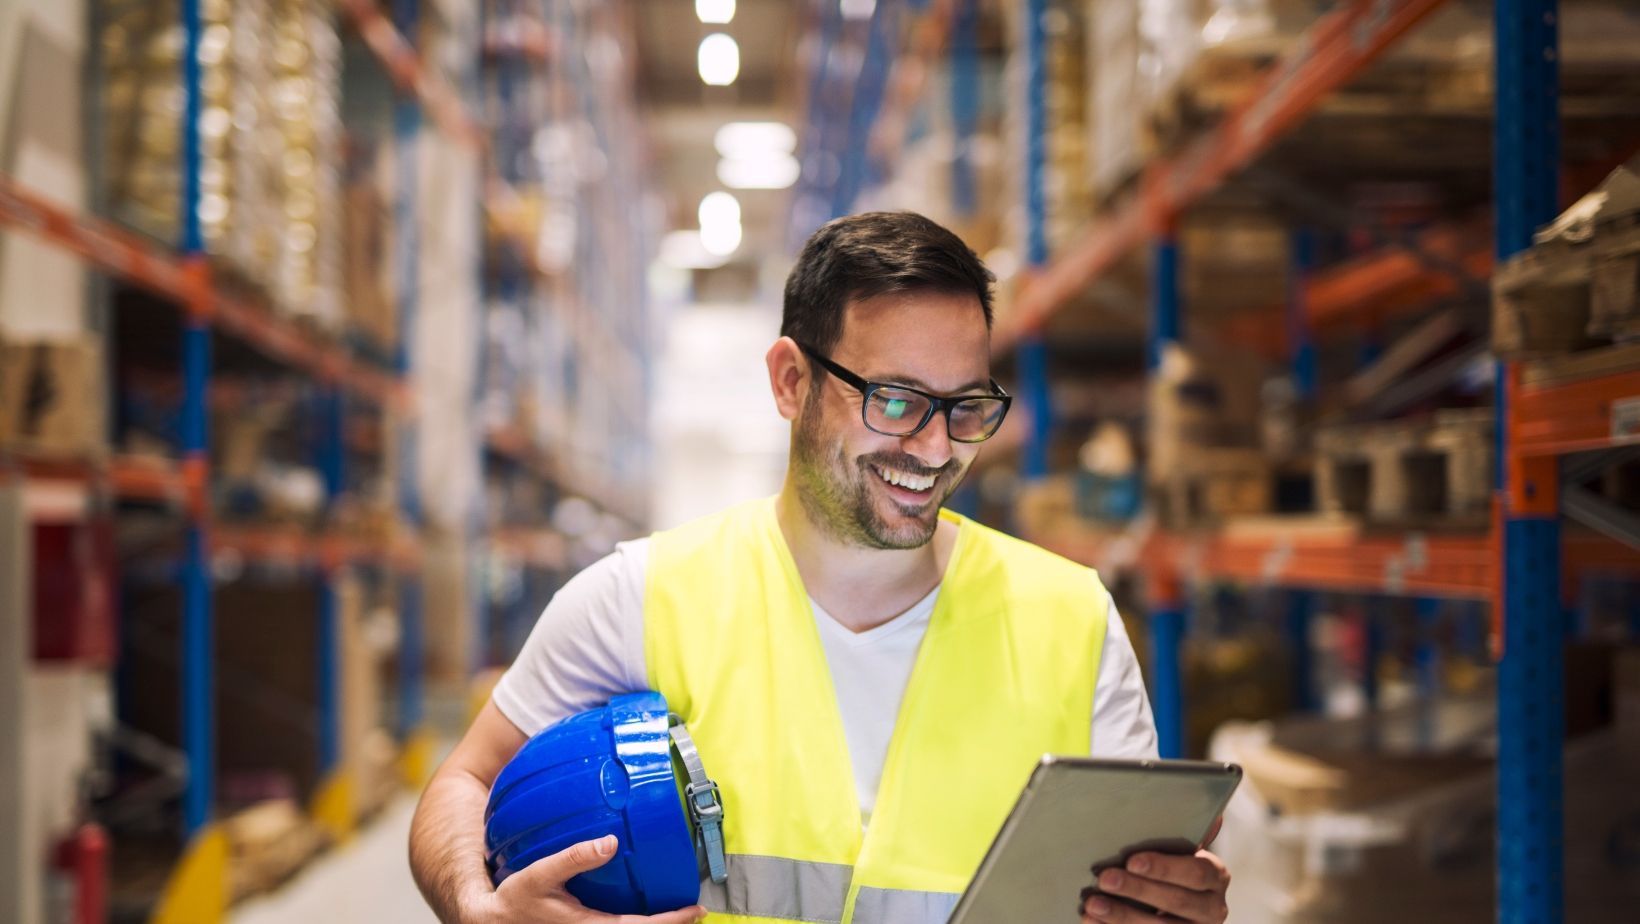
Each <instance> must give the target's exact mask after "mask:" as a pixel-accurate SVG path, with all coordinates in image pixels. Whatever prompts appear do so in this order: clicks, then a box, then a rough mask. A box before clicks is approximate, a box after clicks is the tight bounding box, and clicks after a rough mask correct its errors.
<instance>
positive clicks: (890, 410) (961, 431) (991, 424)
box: [865, 388, 1003, 442]
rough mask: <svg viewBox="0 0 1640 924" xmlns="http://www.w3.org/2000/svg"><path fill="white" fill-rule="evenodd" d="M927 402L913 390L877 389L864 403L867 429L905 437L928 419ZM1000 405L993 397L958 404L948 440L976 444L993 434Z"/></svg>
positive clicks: (1000, 418) (1000, 408)
mask: <svg viewBox="0 0 1640 924" xmlns="http://www.w3.org/2000/svg"><path fill="white" fill-rule="evenodd" d="M929 404H930V402H929V400H928V398H927V397H925V396H923V395H920V394H917V393H916V392H914V391H904V390H902V389H898V388H878V389H876V390H875V391H873V392H872V393H871V400H869V401H867V402H866V408H865V419H866V426H868V427H870V428H871V429H873V430H876V431H877V432H878V433H882V434H884V435H886V436H906V435H908V434H910V433H912V432H913V431H915V430H916V429H918V427H919V426H921V425H922V422H923V419H924V418H925V417H927V416H928V408H929ZM1002 411H1003V404H1002V402H1001V401H998V400H996V399H994V398H981V397H976V398H973V399H970V400H967V401H959V402H957V404H956V405H954V406H953V407H952V408H951V421H950V433H951V438H952V439H954V440H959V441H968V442H977V441H979V440H983V439H986V438H987V437H989V436H990V435H991V434H992V433H994V432H995V431H996V428H997V426H998V425H999V424H1000V423H1001V422H1002Z"/></svg>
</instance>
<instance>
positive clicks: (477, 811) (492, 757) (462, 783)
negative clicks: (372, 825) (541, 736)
mask: <svg viewBox="0 0 1640 924" xmlns="http://www.w3.org/2000/svg"><path fill="white" fill-rule="evenodd" d="M526 740H527V739H526V738H525V737H524V733H523V732H521V731H519V730H518V728H517V727H515V726H514V725H513V724H512V722H510V721H508V719H507V717H506V716H504V715H502V714H501V710H500V709H497V708H496V706H495V703H493V702H491V703H486V704H485V705H484V711H482V712H480V713H479V714H478V718H477V719H476V720H474V722H473V727H472V728H469V729H468V730H467V734H466V736H465V737H463V738H462V739H461V743H460V744H458V745H456V749H455V751H453V752H452V753H451V754H450V756H449V758H448V759H446V760H445V761H444V763H443V764H442V765H441V766H440V767H439V768H438V772H437V773H434V774H433V780H432V782H431V783H428V784H427V791H426V792H424V793H422V795H421V804H419V805H417V806H416V817H415V819H414V820H412V821H411V823H410V871H411V873H413V874H414V875H415V877H416V885H417V887H419V888H420V889H421V894H422V896H423V897H425V898H426V899H427V904H428V905H430V906H432V909H433V911H434V913H435V914H437V915H438V919H439V920H440V921H443V922H444V924H595V922H604V924H638V922H649V924H692V922H695V921H699V920H700V919H701V918H703V917H705V916H706V909H704V908H702V907H701V906H699V905H691V906H689V907H687V908H680V909H678V910H676V911H668V912H666V913H665V914H656V915H650V916H647V917H645V916H643V915H611V914H603V913H602V912H597V911H591V910H589V909H587V908H586V906H584V905H582V904H581V903H580V902H579V901H576V899H575V896H573V895H571V894H570V893H569V891H568V890H567V889H565V888H564V884H565V883H566V882H568V881H569V880H571V879H573V878H574V877H575V876H577V875H579V874H581V873H584V872H587V871H589V870H594V869H597V868H598V867H600V866H603V865H604V864H605V863H608V862H609V859H610V858H611V857H613V856H614V855H615V851H616V849H617V848H618V847H619V846H620V845H619V844H617V843H616V841H615V837H614V835H608V836H605V837H601V838H598V839H597V840H593V841H582V842H581V843H579V844H574V845H571V846H570V847H568V848H566V849H564V850H561V851H559V852H558V853H555V854H553V855H552V856H550V857H543V858H542V859H540V860H537V861H536V862H534V863H531V864H530V865H529V866H528V867H526V868H524V869H522V870H520V871H518V872H517V873H515V874H514V875H512V876H509V877H507V880H506V881H505V882H503V883H502V884H501V886H500V887H499V888H497V887H492V886H491V885H490V873H489V870H487V869H486V868H485V866H484V803H485V801H486V800H487V799H488V798H489V793H490V784H491V783H493V782H494V781H495V777H496V774H498V773H500V772H501V768H502V767H504V766H506V764H507V761H508V760H511V759H512V756H513V755H514V754H516V753H518V749H519V748H521V747H523V746H524V742H525V741H526Z"/></svg>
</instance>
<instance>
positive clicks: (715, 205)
mask: <svg viewBox="0 0 1640 924" xmlns="http://www.w3.org/2000/svg"><path fill="white" fill-rule="evenodd" d="M699 217H700V243H701V245H702V246H703V247H705V248H706V251H707V253H711V254H714V255H716V256H720V257H727V256H728V255H730V254H732V253H734V252H735V250H736V248H738V247H740V238H741V229H740V200H738V199H736V198H735V197H734V196H731V195H729V194H728V193H726V192H723V191H721V190H719V191H718V192H713V193H707V194H706V197H705V198H704V199H702V200H700V209H699Z"/></svg>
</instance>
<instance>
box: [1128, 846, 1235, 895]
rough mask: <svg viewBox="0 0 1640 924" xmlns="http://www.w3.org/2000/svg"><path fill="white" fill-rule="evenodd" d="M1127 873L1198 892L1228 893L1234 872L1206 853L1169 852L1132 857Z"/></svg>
mask: <svg viewBox="0 0 1640 924" xmlns="http://www.w3.org/2000/svg"><path fill="white" fill-rule="evenodd" d="M1127 870H1128V872H1130V873H1137V874H1138V875H1140V876H1142V877H1144V878H1146V879H1154V880H1156V881H1158V882H1165V883H1168V884H1169V885H1176V886H1178V887H1180V888H1183V889H1192V890H1194V891H1197V892H1207V891H1212V890H1218V891H1221V892H1222V891H1224V889H1225V888H1226V887H1227V886H1229V884H1230V872H1229V870H1227V869H1225V866H1224V861H1222V860H1220V859H1219V858H1218V857H1216V856H1214V855H1213V853H1212V852H1210V851H1206V850H1198V851H1196V853H1195V855H1194V856H1178V855H1176V854H1167V853H1136V854H1134V855H1133V856H1132V857H1129V858H1128V861H1127Z"/></svg>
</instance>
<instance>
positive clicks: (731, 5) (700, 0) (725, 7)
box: [695, 0, 735, 24]
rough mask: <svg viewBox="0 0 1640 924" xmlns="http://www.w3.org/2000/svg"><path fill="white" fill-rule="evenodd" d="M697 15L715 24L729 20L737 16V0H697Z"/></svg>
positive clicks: (703, 20)
mask: <svg viewBox="0 0 1640 924" xmlns="http://www.w3.org/2000/svg"><path fill="white" fill-rule="evenodd" d="M695 17H696V18H698V19H699V20H700V21H701V22H707V23H713V24H720V23H726V22H729V21H730V20H732V19H734V18H735V0H695Z"/></svg>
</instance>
